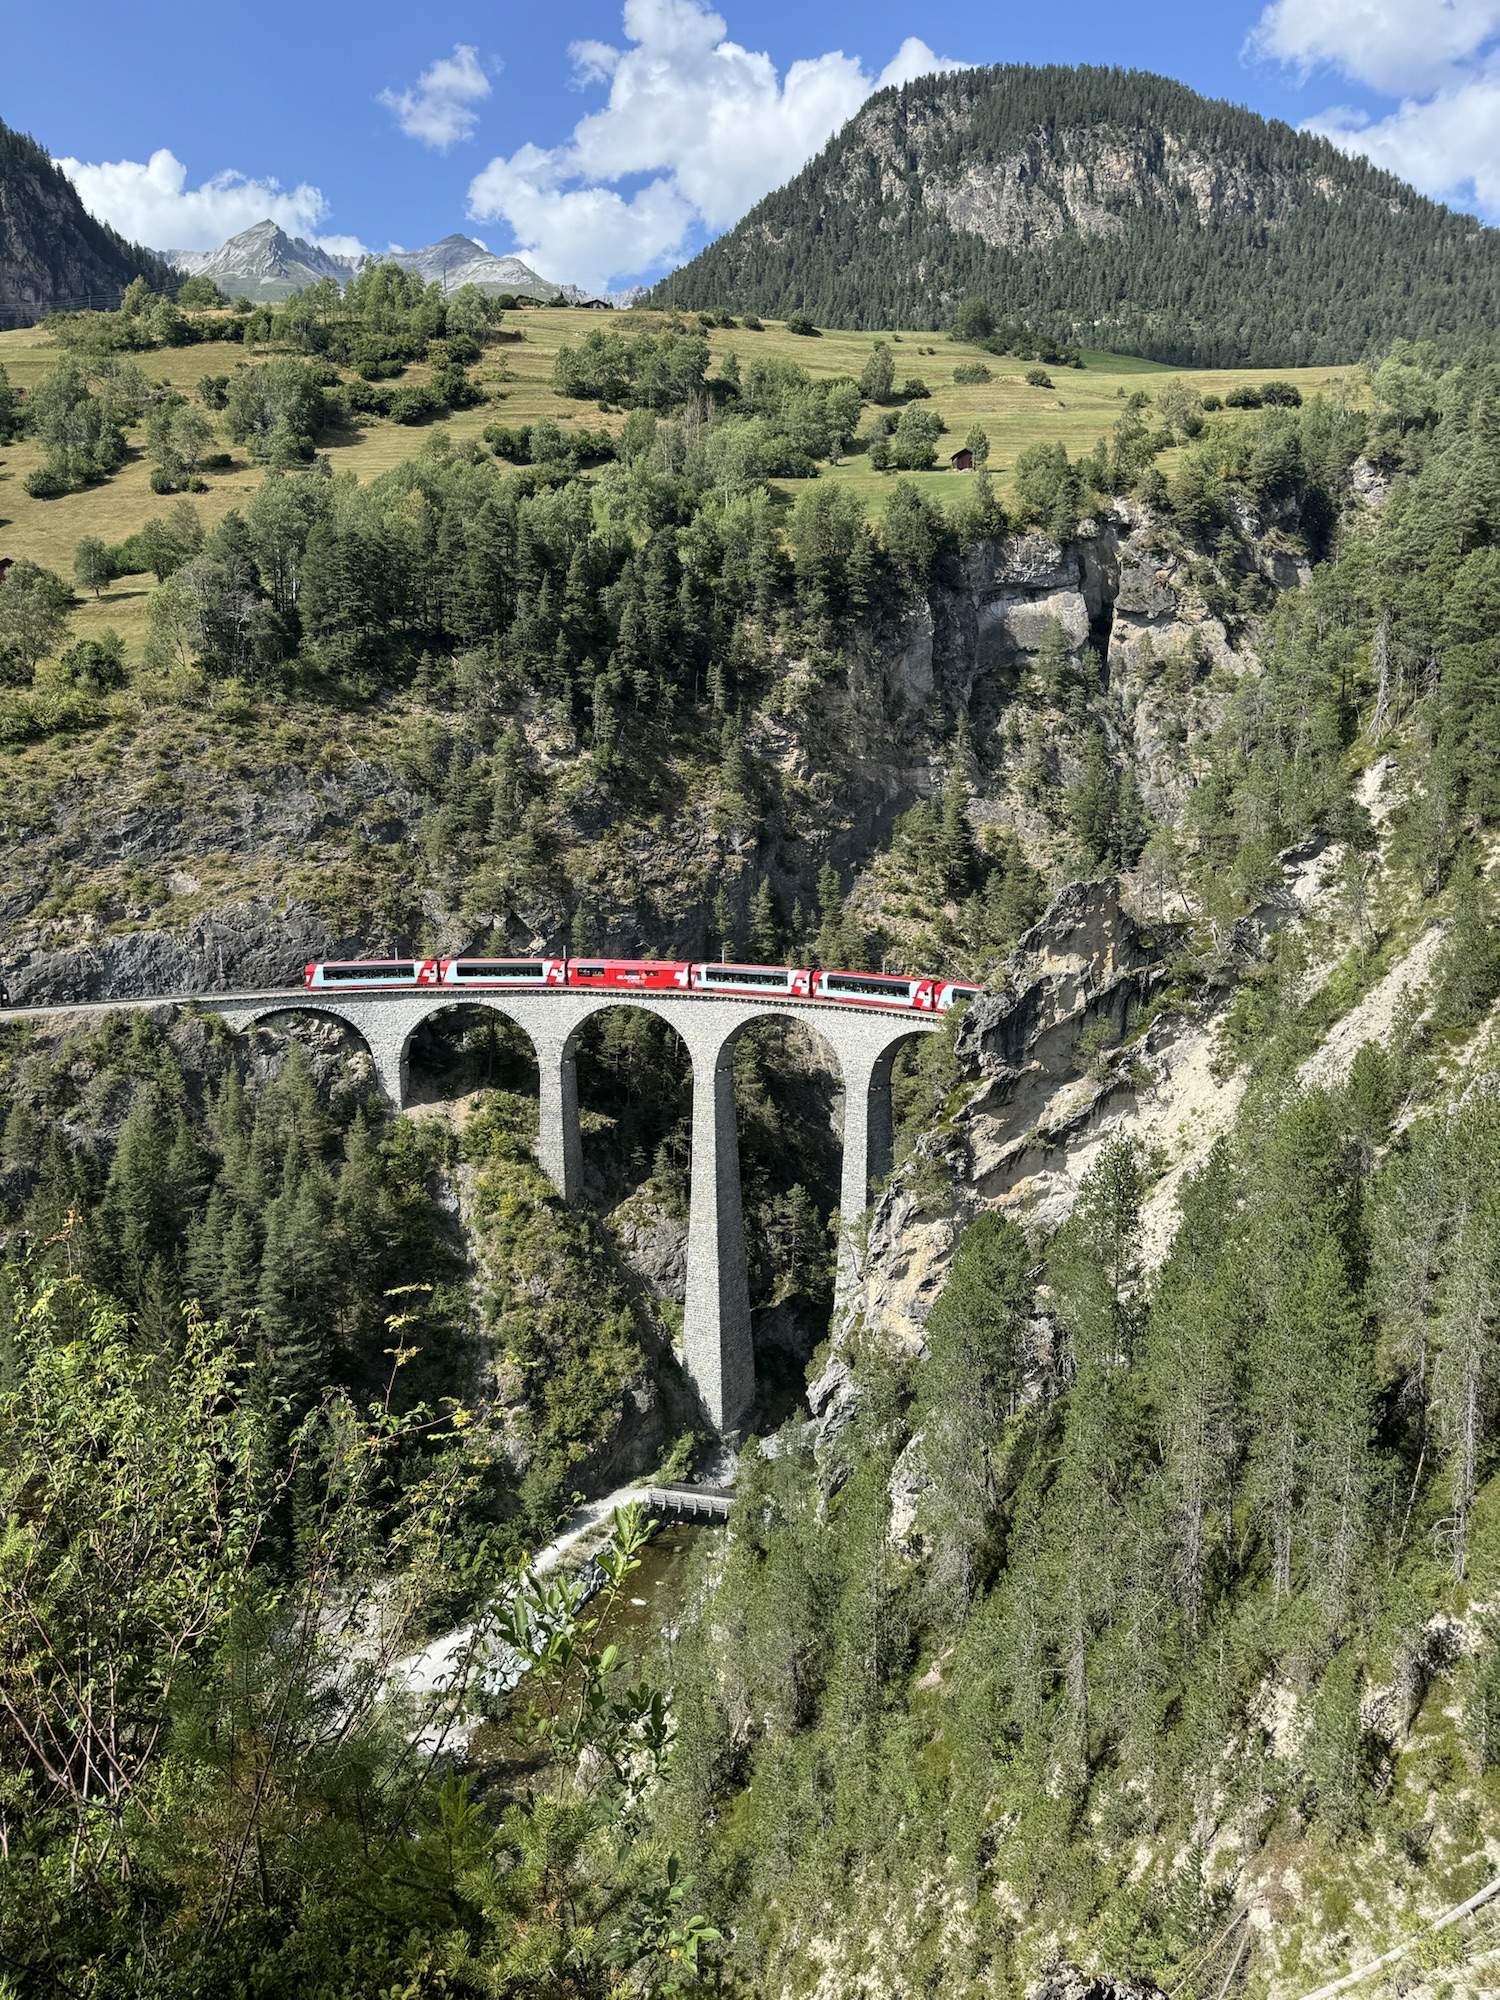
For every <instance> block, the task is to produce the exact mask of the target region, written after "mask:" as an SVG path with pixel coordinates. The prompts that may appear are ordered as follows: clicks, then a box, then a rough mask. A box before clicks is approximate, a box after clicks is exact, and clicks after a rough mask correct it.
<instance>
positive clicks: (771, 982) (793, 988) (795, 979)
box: [688, 961, 813, 1000]
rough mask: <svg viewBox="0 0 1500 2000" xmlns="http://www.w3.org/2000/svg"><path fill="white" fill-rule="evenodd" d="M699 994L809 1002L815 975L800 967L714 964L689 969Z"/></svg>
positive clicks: (692, 983)
mask: <svg viewBox="0 0 1500 2000" xmlns="http://www.w3.org/2000/svg"><path fill="white" fill-rule="evenodd" d="M688 970H689V973H690V974H691V980H690V984H691V986H692V989H693V991H694V992H695V993H785V994H786V995H788V997H789V998H791V999H793V1000H806V999H807V998H808V996H809V995H810V994H811V992H812V978H813V976H812V973H811V971H810V970H809V969H808V968H807V967H806V966H797V965H715V964H714V963H712V962H711V961H710V962H709V963H707V964H704V965H693V966H690V967H689V968H688Z"/></svg>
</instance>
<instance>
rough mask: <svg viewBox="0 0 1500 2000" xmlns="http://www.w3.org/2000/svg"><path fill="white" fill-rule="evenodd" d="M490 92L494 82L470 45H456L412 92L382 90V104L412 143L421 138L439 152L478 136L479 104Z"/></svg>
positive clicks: (426, 73) (424, 74) (460, 43)
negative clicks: (476, 130) (459, 141)
mask: <svg viewBox="0 0 1500 2000" xmlns="http://www.w3.org/2000/svg"><path fill="white" fill-rule="evenodd" d="M489 94H490V80H489V78H488V77H487V76H486V75H485V73H484V70H483V68H482V66H481V64H480V61H479V51H478V49H476V48H475V47H473V45H472V44H471V43H469V42H455V43H454V44H453V53H452V55H451V56H439V58H438V60H437V61H436V62H435V63H433V65H432V66H431V68H430V69H424V70H423V72H422V74H421V75H420V76H419V77H418V78H417V80H416V83H415V84H414V85H413V86H412V88H411V89H410V90H382V91H381V93H380V96H379V98H378V99H377V100H376V101H377V102H378V103H380V104H383V105H385V106H386V108H387V109H388V110H390V111H393V112H394V113H395V114H396V123H397V124H398V125H399V126H400V127H401V130H402V131H403V132H404V133H405V134H406V136H407V138H408V139H420V140H421V142H422V144H423V145H424V146H431V147H433V148H434V150H435V151H437V152H439V153H446V152H447V150H448V148H449V147H450V146H452V145H455V144H456V143H457V142H458V140H460V139H469V138H472V137H473V134H474V128H475V126H476V125H477V124H478V123H479V113H478V112H477V111H476V110H475V108H474V107H475V106H476V105H478V104H482V103H483V102H484V100H485V98H487V97H488V96H489Z"/></svg>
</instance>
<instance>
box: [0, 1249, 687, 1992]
mask: <svg viewBox="0 0 1500 2000" xmlns="http://www.w3.org/2000/svg"><path fill="white" fill-rule="evenodd" d="M4 1296H5V1311H4V1318H3V1321H0V1327H3V1333H4V1342H3V1345H4V1351H5V1353H6V1357H7V1362H8V1368H7V1373H6V1377H5V1382H4V1387H3V1390H0V1417H3V1423H0V1439H3V1441H0V1519H4V1521H5V1523H6V1534H5V1537H4V1541H3V1555H0V1622H3V1625H4V1629H5V1630H6V1631H7V1632H8V1633H10V1634H13V1635H22V1634H24V1635H25V1637H24V1641H22V1643H20V1644H12V1645H11V1646H9V1647H8V1648H7V1650H6V1654H5V1657H4V1660H3V1662H0V1742H3V1743H4V1747H5V1753H6V1756H5V1771H6V1775H5V1780H4V1783H3V1787H0V1831H3V1835H4V1839H3V1844H0V1889H3V1905H0V1907H3V1909H4V1918H3V1925H4V1936H5V1951H6V1959H7V1963H8V1965H9V1966H10V1968H11V1969H12V1971H13V1972H15V1973H18V1974H19V1975H20V1976H21V1977H22V1978H23V1979H24V1980H25V1981H27V1982H28V1983H29V1984H33V1985H35V1986H36V1987H37V1989H38V1990H42V1989H45V1990H48V1991H51V1992H59V1993H84V1992H89V1991H98V1990H99V1989H100V1986H101V1984H103V1985H105V1986H110V1985H118V1986H120V1987H121V1988H123V1987H124V1986H126V1985H128V1986H129V1988H130V1989H131V1990H132V1991H134V1992H141V1993H151V1994H162V1995H166V1994H169V1993H180V1992H184V1991H200V1992H203V1991H226V1990H234V1989H236V1988H238V1989H240V1990H244V1989H245V1988H246V1987H248V1986H251V1985H258V1986H260V1987H262V1988H264V1989H265V1990H279V1991H291V1990H295V1991H298V1992H302V1993H306V1994H309V1995H312V1996H323V1995H328V1996H330V2000H331V1996H332V1995H334V1994H335V1993H345V1992H348V1991H349V1990H350V1983H351V1982H354V1983H355V1984H357V1985H358V1986H359V1987H360V1988H361V1989H362V1990H366V1991H382V1990H384V1991H389V1990H393V1987H394V1988H395V1989H397V1990H400V1989H404V1990H408V1991H416V1990H419V1989H420V1988H430V1986H431V1982H432V1981H433V1980H434V1979H443V1980H444V1981H445V1982H446V1977H447V1974H448V1972H450V1971H451V1973H452V1975H453V1977H454V1978H455V1979H461V1980H462V1982H463V1984H464V1985H465V1986H467V1987H468V1988H470V1990H475V1989H477V1990H489V1991H495V1990H503V1989H504V1988H505V1987H506V1986H508V1985H513V1984H514V1983H515V1982H516V1981H517V1980H523V1981H526V1982H536V1981H538V1980H541V1979H545V1980H546V1981H547V1982H548V1984H549V1986H551V1988H552V1990H559V1988H560V1986H561V1984H562V1983H564V1982H565V1981H566V1982H573V1981H577V1980H579V1979H583V1980H585V1981H586V1982H587V1984H588V1987H589V1990H592V1991H600V1992H603V1991H610V1990H614V1986H615V1981H616V1980H617V1979H629V1981H630V1983H631V1985H632V1988H633V1990H637V1991H643V1992H647V1993H652V1992H660V1991H664V1990H670V1991H672V1992H687V1991H692V1990H695V1989H696V1988H697V1986H698V1982H699V1979H700V1977H702V1976H704V1975H706V1974H707V1973H708V1971H709V1963H708V1961H709V1960H710V1959H711V1956H712V1950H713V1946H714V1945H715V1943H716V1942H717V1939H718V1933H717V1931H716V1930H715V1929H714V1928H713V1926H712V1925H710V1924H709V1923H708V1922H707V1921H706V1919H705V1918H704V1917H702V1916H701V1915H700V1914H699V1913H698V1912H697V1910H696V1909H695V1907H694V1904H693V1902H692V1901H691V1900H690V1898H689V1884H688V1882H687V1881H686V1880H685V1879H684V1878H683V1876H682V1873H681V1869H680V1866H679V1864H678V1862H677V1860H676V1857H675V1856H674V1855H670V1854H666V1853H665V1852H663V1851H661V1850H660V1849H656V1848H653V1847H650V1846H643V1845H642V1844H641V1843H640V1841H639V1831H640V1819H639V1813H640V1801H641V1797H642V1794H643V1793H644V1791H645V1790H646V1788H647V1787H648V1786H650V1785H651V1784H653V1783H659V1782H660V1778H661V1775H662V1773H663V1771H664V1769H665V1767H666V1765H667V1762H668V1759H669V1756H670V1742H671V1719H670V1716H669V1713H668V1710H667V1707H666V1704H665V1702H664V1700H663V1698H662V1696H661V1695H660V1693H658V1692H656V1691H655V1690H653V1689H652V1688H651V1687H649V1686H648V1685H646V1684H645V1683H639V1684H637V1685H634V1686H632V1685H631V1684H630V1683H629V1680H628V1678H627V1675H626V1673H625V1672H624V1671H623V1669H624V1667H625V1661H624V1659H623V1657H622V1655H621V1653H620V1650H619V1648H618V1647H616V1646H615V1645H612V1644H609V1643H607V1642H606V1641H605V1639H604V1638H603V1635H602V1632H601V1625H602V1623H603V1621H604V1620H605V1619H607V1618H608V1617H609V1615H610V1613H611V1611H612V1609H613V1608H614V1606H615V1605H616V1604H617V1602H618V1600H619V1597H620V1594H621V1592H622V1590H623V1589H625V1588H626V1587H627V1586H628V1580H629V1578H630V1576H631V1573H632V1571H633V1570H634V1569H635V1567H636V1566H637V1563H638V1561H639V1556H640V1551H641V1548H642V1545H643V1543H644V1540H645V1528H644V1524H643V1523H642V1522H641V1520H640V1518H639V1516H638V1515H633V1514H630V1515H623V1516H618V1517H617V1518H616V1521H615V1524H614V1535H613V1539H612V1541H611V1544H610V1545H609V1546H608V1547H607V1548H606V1550H605V1551H604V1553H603V1556H602V1557H601V1559H600V1562H599V1566H598V1569H597V1571H596V1572H595V1573H594V1575H575V1576H573V1577H567V1578H563V1579H560V1580H554V1581H551V1582H548V1583H545V1584H543V1583H541V1582H539V1581H537V1580H534V1579H532V1578H530V1577H528V1576H527V1575H526V1574H525V1572H524V1571H523V1570H520V1569H517V1568H514V1567H512V1566H510V1565H508V1564H506V1563H504V1562H501V1561H498V1560H497V1559H496V1558H495V1556H494V1554H493V1552H492V1551H490V1550H488V1549H486V1548H484V1547H483V1546H481V1547H479V1548H477V1549H476V1550H475V1551H474V1552H473V1554H472V1555H471V1557H470V1559H469V1561H468V1562H467V1564H466V1565H465V1568H466V1572H467V1574H466V1578H465V1581H466V1584H467V1586H468V1588H469V1590H470V1591H471V1592H472V1593H474V1596H475V1598H476V1599H477V1603H478V1606H479V1615H478V1618H477V1621H476V1622H475V1623H474V1624H473V1625H472V1626H471V1627H470V1628H469V1630H468V1632H467V1634H466V1635H464V1636H463V1638H462V1639H461V1641H460V1643H459V1645H458V1648H457V1651H456V1653H455V1656H454V1659H453V1662H452V1668H451V1671H450V1673H449V1674H448V1676H447V1678H446V1680H445V1681H444V1682H443V1683H442V1684H440V1686H439V1687H438V1688H437V1689H436V1690H435V1691H426V1690H423V1691H420V1692H417V1693H415V1694H412V1695H407V1696H403V1695H402V1694H401V1693H400V1692H399V1690H400V1688H401V1687H402V1685H403V1682H404V1678H405V1676H404V1673H403V1672H402V1670H401V1669H400V1668H399V1667H398V1662H399V1661H400V1660H401V1659H402V1656H403V1654H404V1655H406V1656H408V1657H409V1656H410V1653H411V1650H412V1647H413V1643H414V1641H415V1640H416V1639H417V1638H418V1636H419V1635H420V1632H421V1621H422V1619H423V1617H424V1614H425V1613H426V1612H427V1610H428V1608H429V1607H430V1605H431V1604H432V1602H433V1600H434V1595H435V1594H436V1593H440V1592H441V1590H442V1588H443V1586H444V1582H445V1575H444V1572H445V1569H446V1568H447V1567H448V1565H449V1564H450V1563H451V1560H452V1553H451V1552H452V1548H453V1538H454V1535H455V1531H456V1529H457V1528H458V1526H459V1524H460V1522H461V1520H462V1517H463V1512H464V1509H465V1507H466V1506H467V1504H468V1502H469V1499H470V1497H471V1495H472V1493H473V1491H474V1487H475V1482H476V1479H478V1478H482V1477H483V1476H484V1473H485V1464H486V1459H487V1456H488V1451H487V1447H486V1445H485V1442H484V1440H483V1437H482V1435H481V1434H480V1433H479V1432H478V1431H477V1430H476V1429H475V1428H474V1427H472V1426H471V1425H470V1424H469V1422H468V1419H467V1413H466V1412H465V1411H464V1410H463V1409H462V1408H461V1407H460V1406H457V1405H449V1406H447V1407H446V1408H445V1409H444V1410H443V1411H441V1412H435V1411H430V1410H427V1409H424V1408H421V1407H418V1408H416V1409H413V1410H411V1411H410V1412H409V1413H407V1414H402V1415H398V1414H395V1411H394V1408H393V1403H394V1400H395V1399H393V1398H392V1397H390V1396H389V1395H386V1396H383V1397H381V1396H377V1397H376V1399H375V1400H373V1401H372V1402H370V1403H368V1404H366V1405H364V1406H360V1405H358V1404H356V1403H354V1402H352V1401H350V1400H349V1399H348V1398H347V1397H344V1396H342V1395H337V1394H332V1395H330V1396H328V1397H327V1398H326V1399H325V1400H324V1401H323V1402H322V1403H320V1404H319V1405H318V1406H317V1407H316V1408H315V1409H313V1410H312V1411H310V1412H309V1414H308V1415H307V1416H306V1417H305V1418H304V1419H303V1420H302V1421H301V1422H300V1423H299V1424H298V1425H297V1426H296V1428H295V1429H294V1430H293V1431H292V1432H291V1433H290V1435H289V1436H285V1437H284V1439H283V1425H284V1420H285V1411H284V1409H283V1408H282V1406H280V1405H279V1404H278V1402H277V1400H276V1399H275V1397H274V1396H268V1395H267V1394H266V1391H265V1386H264V1383H263V1382H262V1380H261V1379H260V1375H259V1371H258V1369H257V1367H256V1366H255V1365H254V1364H251V1363H247V1361H246V1360H245V1359H244V1358H243V1356H242V1353H241V1351H240V1347H239V1344H238V1342H237V1341H236V1339H235V1337H234V1334H233V1332H232V1330H231V1329H229V1328H227V1327H224V1326H210V1325H208V1324H206V1323H205V1322H204V1321H203V1320H202V1319H201V1318H198V1317H196V1316H191V1315H190V1316H188V1317H187V1318H186V1319H185V1320H183V1321H182V1323H181V1326H180V1328H179V1330H178V1336H177V1338H176V1339H173V1340H170V1341H168V1342H167V1343H166V1344H164V1345H162V1346H159V1347H158V1346H153V1345H152V1343H151V1342H150V1340H149V1339H146V1338H143V1337H142V1335H141V1333H140V1331H139V1330H138V1329H137V1328H135V1327H133V1326H132V1324H131V1322H130V1321H129V1319H128V1318H127V1317H126V1315H125V1314H124V1313H123V1312H122V1311H121V1310H120V1308H119V1307H118V1306H117V1305H116V1304H115V1303H114V1302H113V1301H112V1300H110V1299H109V1298H107V1297H105V1296H103V1295H101V1294H99V1293H97V1292H93V1291H90V1290H89V1288H88V1287H87V1286H85V1285H84V1284H83V1283H82V1282H81V1281H79V1280H78V1279H76V1278H75V1279H61V1280H51V1281H42V1282H38V1280H37V1278H36V1276H35V1275H34V1274H33V1273H32V1272H31V1271H29V1270H28V1269H26V1268H25V1267H17V1266H12V1267H11V1268H10V1269H8V1270H7V1272H6V1274H5V1294H4ZM390 1331H391V1334H392V1336H394V1338H395V1340H396V1342H397V1349H396V1353H395V1363H394V1370H393V1371H392V1372H393V1375H394V1374H397V1373H399V1371H400V1369H401V1368H402V1366H403V1365H404V1364H405V1363H407V1362H409V1361H410V1359H411V1358H412V1354H413V1351H414V1350H413V1348H412V1347H411V1345H410V1344H409V1342H407V1341H405V1340H404V1339H403V1333H404V1322H403V1320H402V1319H401V1318H400V1317H399V1316H398V1317H396V1318H394V1319H393V1320H392V1322H391V1328H390ZM414 1449H418V1450H420V1451H421V1453H422V1454H423V1455H424V1456H425V1457H426V1458H427V1460H428V1462H429V1464H430V1465H431V1467H432V1471H431V1473H430V1476H429V1477H427V1478H426V1479H424V1480H421V1481H418V1482H416V1483H414V1484H412V1485H410V1486H408V1487H406V1488H405V1489H404V1490H403V1486H402V1482H401V1479H400V1470H401V1465H402V1461H403V1459H404V1458H405V1457H407V1456H408V1455H409V1454H410V1453H411V1452H412V1451H413V1450H414ZM599 1586H602V1588H599ZM596 1589H598V1590H599V1594H598V1595H597V1596H594V1597H593V1602H592V1603H590V1602H589V1599H590V1596H591V1595H592V1594H593V1593H594V1591H595V1590H596ZM356 1632H357V1633H359V1634H360V1635H361V1638H360V1642H359V1644H358V1645H357V1646H353V1647H351V1645H350V1643H349V1637H350V1634H351V1633H356ZM501 1662H508V1663H510V1664H509V1666H508V1668H506V1669H503V1670H502V1671H500V1672H498V1673H497V1672H495V1671H494V1667H495V1666H498V1665H499V1664H500V1663H501ZM492 1663H493V1665H492ZM393 1673H394V1682H393V1683H392V1681H391V1677H392V1676H393ZM392 1686H393V1687H394V1689H395V1690H397V1692H392ZM481 1719H485V1720H487V1722H488V1726H489V1728H490V1729H491V1730H493V1731H494V1732H495V1733H496V1735H497V1737H498V1739H499V1740H500V1742H502V1743H503V1744H504V1746H505V1752H506V1755H507V1756H508V1758H509V1759H510V1760H511V1762H510V1766H509V1768H510V1769H511V1770H512V1771H514V1772H518V1773H519V1772H520V1771H525V1772H526V1774H527V1775H526V1777H525V1779H524V1780H523V1781H522V1782H519V1783H518V1782H515V1781H514V1780H512V1781H510V1782H502V1783H500V1784H499V1785H496V1784H494V1783H493V1782H491V1783H489V1784H486V1785H485V1786H484V1787H483V1788H479V1787H477V1786H476V1785H475V1784H474V1782H473V1780H472V1779H471V1778H462V1779H460V1778H458V1777H456V1776H453V1775H451V1772H450V1769H449V1767H448V1753H449V1752H450V1751H451V1749H452V1747H454V1746H455V1745H456V1744H457V1743H459V1742H461V1741H462V1739H463V1736H464V1735H465V1734H466V1733H467V1729H468V1728H471V1727H472V1726H473V1723H474V1722H475V1721H478V1720H481ZM581 1766H582V1767H583V1768H588V1769H590V1770H591V1771H593V1772H594V1774H595V1775H594V1776H593V1778H592V1779H591V1780H590V1781H588V1782H585V1781H583V1780H582V1779H580V1778H579V1777H577V1776H576V1775H575V1774H576V1773H577V1772H578V1771H579V1769H580V1767H581ZM669 1968H671V1969H670V1970H669Z"/></svg>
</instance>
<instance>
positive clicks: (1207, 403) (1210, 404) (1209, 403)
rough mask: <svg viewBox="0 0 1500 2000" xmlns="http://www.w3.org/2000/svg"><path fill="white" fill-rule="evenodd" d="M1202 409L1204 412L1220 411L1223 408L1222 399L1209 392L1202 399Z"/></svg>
mask: <svg viewBox="0 0 1500 2000" xmlns="http://www.w3.org/2000/svg"><path fill="white" fill-rule="evenodd" d="M1203 407H1204V409H1205V410H1222V409H1223V407H1224V398H1223V397H1222V396H1216V395H1214V393H1213V391H1212V390H1210V391H1209V393H1208V394H1207V395H1206V396H1205V397H1204V398H1203Z"/></svg>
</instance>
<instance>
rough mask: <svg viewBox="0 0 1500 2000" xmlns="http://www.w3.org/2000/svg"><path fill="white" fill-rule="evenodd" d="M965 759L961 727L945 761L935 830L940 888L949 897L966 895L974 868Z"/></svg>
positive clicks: (965, 736)
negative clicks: (941, 881) (939, 808)
mask: <svg viewBox="0 0 1500 2000" xmlns="http://www.w3.org/2000/svg"><path fill="white" fill-rule="evenodd" d="M968 756H969V743H968V732H967V730H966V729H964V728H962V727H961V728H960V729H959V731H958V733H957V735H956V736H955V738H954V743H953V753H952V756H951V758H950V759H949V764H948V776H947V779H946V781H945V783H944V785H943V804H942V815H941V818H940V821H939V824H938V831H937V860H938V866H939V868H940V869H941V871H942V878H943V886H944V888H945V889H946V890H947V892H948V894H949V895H950V896H962V895H965V894H966V893H967V891H968V889H969V886H970V884H971V882H972V881H973V879H974V874H975V869H976V866H977V857H976V855H975V851H974V835H973V831H972V829H971V828H970V825H969V788H968V782H967V772H966V769H965V766H966V764H967V762H968Z"/></svg>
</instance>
